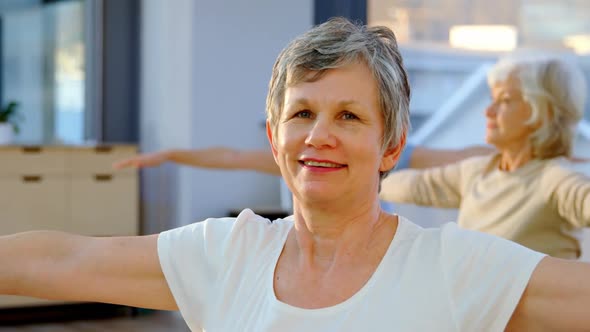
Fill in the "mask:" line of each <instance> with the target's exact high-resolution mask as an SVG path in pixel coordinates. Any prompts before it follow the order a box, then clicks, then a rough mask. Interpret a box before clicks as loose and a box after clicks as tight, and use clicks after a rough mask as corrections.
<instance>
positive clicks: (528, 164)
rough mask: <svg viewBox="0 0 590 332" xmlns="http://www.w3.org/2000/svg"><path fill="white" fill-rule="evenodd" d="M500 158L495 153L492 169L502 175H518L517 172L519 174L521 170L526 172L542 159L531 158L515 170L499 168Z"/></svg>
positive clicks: (499, 155)
mask: <svg viewBox="0 0 590 332" xmlns="http://www.w3.org/2000/svg"><path fill="white" fill-rule="evenodd" d="M500 158H501V154H497V155H496V156H495V157H494V158H493V168H492V170H493V171H495V172H496V173H497V174H501V175H502V176H518V175H519V174H521V173H523V172H528V171H529V169H530V168H533V167H535V166H537V165H539V164H541V161H542V160H540V159H536V158H533V159H531V160H529V161H528V162H526V163H525V164H524V165H522V166H520V167H519V168H517V169H515V170H512V171H505V170H502V169H500Z"/></svg>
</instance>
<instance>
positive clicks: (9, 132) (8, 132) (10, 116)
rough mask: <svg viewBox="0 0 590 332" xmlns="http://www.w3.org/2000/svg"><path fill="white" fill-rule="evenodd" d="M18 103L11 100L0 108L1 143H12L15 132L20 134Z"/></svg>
mask: <svg viewBox="0 0 590 332" xmlns="http://www.w3.org/2000/svg"><path fill="white" fill-rule="evenodd" d="M18 119H19V112H18V103H17V102H15V101H11V102H10V103H8V105H6V107H3V108H1V109H0V144H8V143H12V141H13V139H14V134H18V132H19V127H18V123H17V122H18Z"/></svg>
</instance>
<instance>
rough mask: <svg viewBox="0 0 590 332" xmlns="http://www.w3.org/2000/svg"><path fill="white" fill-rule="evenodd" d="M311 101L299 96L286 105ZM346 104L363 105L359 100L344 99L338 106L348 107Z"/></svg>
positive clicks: (307, 103) (303, 103) (308, 103)
mask: <svg viewBox="0 0 590 332" xmlns="http://www.w3.org/2000/svg"><path fill="white" fill-rule="evenodd" d="M310 104H311V103H310V102H309V99H307V98H297V99H295V100H293V101H292V102H290V103H288V104H287V105H286V106H287V107H289V106H292V105H310ZM346 106H362V104H360V103H359V102H357V101H356V100H352V99H351V100H343V101H340V102H339V103H338V107H346Z"/></svg>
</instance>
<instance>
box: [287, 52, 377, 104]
mask: <svg viewBox="0 0 590 332" xmlns="http://www.w3.org/2000/svg"><path fill="white" fill-rule="evenodd" d="M312 75H313V73H311V74H310V75H309V76H312ZM301 100H307V101H309V102H314V103H342V102H343V101H346V102H354V103H358V104H361V105H364V106H365V107H376V106H377V105H378V101H379V89H378V87H377V82H376V81H375V78H374V76H373V73H372V72H371V70H370V69H369V67H368V66H367V65H366V64H365V63H363V62H355V63H351V64H348V65H345V66H342V67H339V68H334V69H327V70H326V71H325V73H323V75H322V76H320V78H319V79H316V80H314V81H303V82H298V83H295V84H291V85H290V86H288V87H287V89H286V91H285V106H289V105H290V104H292V103H294V102H299V101H301Z"/></svg>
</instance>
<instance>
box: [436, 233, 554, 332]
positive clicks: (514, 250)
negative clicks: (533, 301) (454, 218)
mask: <svg viewBox="0 0 590 332" xmlns="http://www.w3.org/2000/svg"><path fill="white" fill-rule="evenodd" d="M441 234H442V235H441V236H442V239H441V261H442V269H443V275H444V278H445V283H446V285H447V286H448V290H449V297H450V299H449V300H450V302H451V304H452V306H453V313H454V317H455V320H456V322H457V326H458V328H459V330H460V331H504V329H505V328H506V325H507V324H508V322H509V320H510V318H511V317H512V313H513V312H514V310H515V309H516V306H517V305H518V302H519V301H520V298H521V297H522V294H523V293H524V290H525V288H526V287H527V285H528V282H529V280H530V277H531V275H532V273H533V271H534V269H535V268H536V266H537V265H538V263H539V262H540V261H541V259H542V258H543V257H545V255H544V254H541V253H538V252H536V251H533V250H530V249H528V248H525V247H523V246H521V245H519V244H516V243H514V242H511V241H508V240H505V239H502V238H498V237H495V236H492V235H489V234H484V233H479V232H475V231H468V230H464V229H459V228H458V227H457V226H456V225H455V224H454V223H449V224H447V225H445V226H444V227H443V229H442V233H441Z"/></svg>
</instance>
